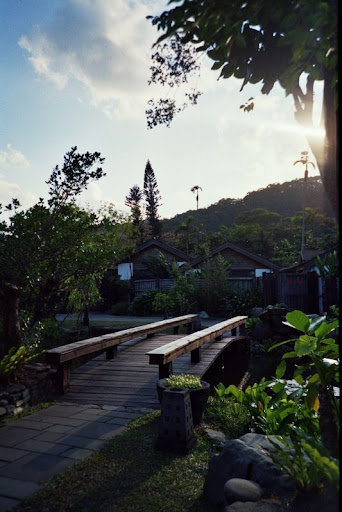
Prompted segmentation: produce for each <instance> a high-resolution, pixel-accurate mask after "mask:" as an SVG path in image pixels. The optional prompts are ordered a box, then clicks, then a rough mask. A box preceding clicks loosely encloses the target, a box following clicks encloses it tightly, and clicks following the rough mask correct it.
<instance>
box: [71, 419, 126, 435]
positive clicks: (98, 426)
mask: <svg viewBox="0 0 342 512" xmlns="http://www.w3.org/2000/svg"><path fill="white" fill-rule="evenodd" d="M120 429H121V430H120ZM119 430H120V431H122V430H123V428H122V427H120V426H119V425H114V424H108V423H99V422H96V421H94V422H92V423H88V424H87V425H85V426H84V427H79V428H75V429H73V431H72V432H70V434H72V435H76V436H82V437H90V438H91V439H107V438H108V437H111V436H112V435H115V434H116V433H117V432H118V431H119Z"/></svg>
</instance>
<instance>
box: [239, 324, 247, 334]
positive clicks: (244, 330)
mask: <svg viewBox="0 0 342 512" xmlns="http://www.w3.org/2000/svg"><path fill="white" fill-rule="evenodd" d="M239 335H240V336H245V335H246V324H242V325H240V327H239Z"/></svg>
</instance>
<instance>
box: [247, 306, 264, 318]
mask: <svg viewBox="0 0 342 512" xmlns="http://www.w3.org/2000/svg"><path fill="white" fill-rule="evenodd" d="M263 311H264V308H252V309H251V314H250V316H251V317H253V316H259V315H261V313H262V312H263Z"/></svg>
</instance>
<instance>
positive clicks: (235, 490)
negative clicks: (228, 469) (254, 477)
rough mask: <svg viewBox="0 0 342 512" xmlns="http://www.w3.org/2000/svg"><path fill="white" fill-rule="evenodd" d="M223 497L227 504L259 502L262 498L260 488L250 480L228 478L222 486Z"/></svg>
mask: <svg viewBox="0 0 342 512" xmlns="http://www.w3.org/2000/svg"><path fill="white" fill-rule="evenodd" d="M224 496H225V499H226V503H228V504H229V503H234V502H235V501H259V500H260V499H261V496H262V488H261V487H260V485H259V484H257V483H256V482H252V481H251V480H246V479H244V478H230V480H227V482H226V483H225V484H224Z"/></svg>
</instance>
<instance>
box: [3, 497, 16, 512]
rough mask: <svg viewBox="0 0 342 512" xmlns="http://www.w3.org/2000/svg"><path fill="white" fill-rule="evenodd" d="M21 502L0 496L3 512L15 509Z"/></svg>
mask: <svg viewBox="0 0 342 512" xmlns="http://www.w3.org/2000/svg"><path fill="white" fill-rule="evenodd" d="M18 503H19V500H14V499H12V498H5V496H0V510H1V512H7V511H8V510H12V509H13V507H15V506H16V505H18Z"/></svg>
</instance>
